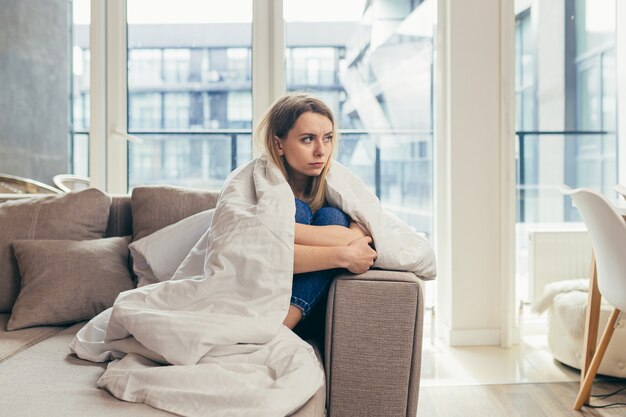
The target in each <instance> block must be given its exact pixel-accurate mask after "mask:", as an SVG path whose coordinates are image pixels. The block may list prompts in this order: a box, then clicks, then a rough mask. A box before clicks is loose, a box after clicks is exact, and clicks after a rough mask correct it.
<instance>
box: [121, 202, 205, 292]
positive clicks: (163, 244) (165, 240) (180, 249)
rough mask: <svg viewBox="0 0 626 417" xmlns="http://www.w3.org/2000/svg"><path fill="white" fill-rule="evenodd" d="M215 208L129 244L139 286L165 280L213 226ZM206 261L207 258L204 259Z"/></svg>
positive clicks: (170, 276)
mask: <svg viewBox="0 0 626 417" xmlns="http://www.w3.org/2000/svg"><path fill="white" fill-rule="evenodd" d="M214 212H215V209H209V210H206V211H201V212H200V213H196V214H194V215H193V216H189V217H187V218H185V219H182V220H180V221H178V222H176V223H174V224H170V225H169V226H166V227H164V228H163V229H160V230H157V231H156V232H154V233H151V234H149V235H148V236H146V237H143V238H141V239H139V240H136V241H134V242H133V243H131V244H130V245H129V247H128V248H129V249H130V254H131V256H132V258H133V269H134V271H135V274H136V275H137V277H138V282H137V286H138V287H142V286H144V285H148V284H153V283H155V282H161V281H166V280H168V279H170V278H172V276H173V275H174V272H176V269H177V268H178V267H179V265H180V264H181V263H182V262H183V260H185V257H186V256H187V255H188V254H189V252H191V250H192V248H193V247H194V245H195V244H196V243H197V242H198V240H200V238H201V237H202V236H203V235H204V233H205V232H206V231H207V230H208V229H209V227H210V226H211V220H213V213H214ZM202 261H204V256H203V257H202Z"/></svg>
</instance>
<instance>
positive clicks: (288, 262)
mask: <svg viewBox="0 0 626 417" xmlns="http://www.w3.org/2000/svg"><path fill="white" fill-rule="evenodd" d="M327 189H328V200H329V202H330V203H331V204H332V205H333V206H336V207H339V208H341V209H343V210H344V211H345V212H346V213H347V214H348V215H350V216H351V217H352V218H353V219H354V220H356V221H358V222H359V223H360V224H361V225H362V226H363V227H365V228H366V229H367V230H369V231H370V233H371V234H372V236H373V239H374V242H375V244H376V249H377V251H378V254H379V257H378V259H377V261H376V263H375V265H374V266H375V267H380V268H385V269H396V270H408V271H412V272H414V273H415V274H416V275H418V276H421V277H424V278H433V277H434V276H435V274H436V272H435V260H434V255H433V252H432V249H431V248H430V245H429V244H428V243H427V242H426V241H425V240H424V239H422V238H421V237H419V236H418V235H417V234H416V233H414V232H413V231H411V230H410V229H409V228H408V227H407V226H406V225H404V224H403V223H401V222H400V221H399V220H397V219H395V218H393V217H392V216H389V215H387V214H385V213H384V212H383V211H382V209H381V207H380V203H379V202H378V200H377V199H376V197H375V196H374V195H373V194H372V193H371V192H370V191H369V190H368V189H367V187H366V186H365V184H364V183H363V182H362V181H361V180H360V179H358V178H357V177H356V176H354V175H353V174H351V173H350V172H349V171H348V170H347V169H345V168H344V167H342V166H341V165H339V164H338V163H336V162H333V167H332V169H331V172H330V174H329V177H328V188H327ZM294 214H295V206H294V199H293V194H292V192H291V189H290V188H289V185H288V184H287V182H286V181H285V179H284V177H283V176H282V174H281V173H280V171H279V170H278V168H277V167H275V166H274V165H273V164H272V163H269V162H268V160H267V158H266V157H265V156H262V157H260V158H257V159H255V160H253V161H251V162H250V163H248V164H247V165H245V166H244V167H242V168H240V169H238V170H237V171H235V172H233V173H232V174H231V175H230V176H229V178H228V179H227V181H226V185H225V186H224V189H223V190H222V193H221V195H220V199H219V201H218V204H217V207H216V211H215V214H214V217H213V222H212V226H211V228H210V230H209V232H208V233H207V236H206V245H207V246H208V250H207V251H206V259H205V262H204V273H203V274H201V275H196V276H187V277H180V276H176V275H175V276H174V278H175V279H173V280H170V281H165V282H161V283H156V284H152V285H148V286H145V287H142V288H138V289H135V290H132V291H127V292H124V293H122V294H120V295H119V297H118V298H117V300H116V302H115V305H114V306H113V307H112V309H109V310H106V311H105V312H103V313H102V314H100V315H99V316H97V317H95V318H94V319H92V320H91V321H90V322H89V323H88V324H87V325H86V326H85V327H84V328H83V329H81V331H80V332H79V333H78V334H77V336H76V338H75V339H74V341H73V342H72V343H71V345H70V347H71V349H72V351H73V352H75V353H76V354H77V355H78V356H79V357H81V358H83V359H87V360H91V361H95V362H103V361H108V360H113V362H111V363H110V364H109V366H108V368H107V370H106V371H105V373H104V374H103V376H102V377H101V378H100V380H99V381H98V386H100V387H103V388H106V389H107V390H109V391H110V392H111V393H112V394H113V395H114V396H116V397H118V398H120V399H123V400H126V401H133V402H144V403H146V404H149V405H151V406H153V407H157V408H160V409H163V410H167V411H171V412H173V413H177V414H181V415H185V416H200V415H211V416H249V415H255V416H273V417H274V416H284V415H288V414H291V413H293V412H294V411H296V410H297V409H298V408H299V407H301V406H302V405H303V404H304V403H305V402H306V401H307V400H308V399H309V398H310V397H311V396H313V394H314V393H315V392H316V391H317V390H318V389H319V388H320V387H321V386H322V384H323V383H324V374H323V370H322V367H321V364H320V363H319V362H318V361H317V358H316V356H315V354H314V352H313V349H312V348H311V347H310V345H308V344H307V343H306V342H304V341H302V340H301V339H300V338H299V337H298V336H296V335H295V334H294V333H293V332H291V331H290V330H289V329H287V328H286V327H284V326H283V325H282V321H283V319H284V318H285V316H286V314H287V309H288V307H289V300H290V295H291V281H292V278H293V261H292V260H293V242H294ZM179 272H180V271H179ZM177 275H178V273H177ZM180 278H182V279H180ZM163 365H175V366H163Z"/></svg>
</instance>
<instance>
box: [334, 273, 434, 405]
mask: <svg viewBox="0 0 626 417" xmlns="http://www.w3.org/2000/svg"><path fill="white" fill-rule="evenodd" d="M423 318H424V301H423V289H422V284H421V282H420V280H419V279H418V278H417V277H416V276H415V275H414V274H411V273H408V272H398V271H386V270H370V271H367V272H366V273H364V274H361V275H352V274H341V275H339V276H338V277H337V278H336V279H335V280H334V282H333V284H332V285H331V287H330V290H329V293H328V307H327V312H326V349H325V356H326V360H325V366H326V382H327V388H326V389H327V396H326V398H327V404H328V413H329V416H341V417H349V416H359V417H365V416H389V417H392V416H411V417H413V416H415V415H416V414H417V400H418V393H419V382H420V365H421V357H422V331H423Z"/></svg>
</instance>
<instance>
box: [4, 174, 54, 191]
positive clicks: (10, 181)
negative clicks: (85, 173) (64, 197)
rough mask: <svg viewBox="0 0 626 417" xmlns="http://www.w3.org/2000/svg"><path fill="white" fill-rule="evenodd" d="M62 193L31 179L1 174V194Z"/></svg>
mask: <svg viewBox="0 0 626 417" xmlns="http://www.w3.org/2000/svg"><path fill="white" fill-rule="evenodd" d="M61 192H62V191H61V190H59V189H57V188H54V187H52V186H50V185H48V184H44V183H43V182H39V181H35V180H31V179H30V178H24V177H18V176H16V175H9V174H0V194H59V193H61Z"/></svg>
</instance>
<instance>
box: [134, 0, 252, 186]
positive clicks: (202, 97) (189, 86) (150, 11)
mask: <svg viewBox="0 0 626 417" xmlns="http://www.w3.org/2000/svg"><path fill="white" fill-rule="evenodd" d="M127 7H128V14H127V19H128V130H129V133H131V134H133V135H135V136H138V137H140V138H141V139H142V142H141V143H137V142H133V143H129V164H128V170H129V187H130V188H132V187H134V186H137V185H141V184H156V183H158V184H175V185H185V186H194V187H203V188H214V189H219V188H221V185H222V182H223V180H224V178H226V176H227V175H228V173H229V172H230V171H231V170H232V169H233V168H236V167H237V166H239V165H241V164H243V163H244V162H246V161H248V160H250V158H251V155H252V144H251V140H250V137H251V136H250V132H251V128H252V56H251V47H252V0H233V1H229V2H227V3H224V2H221V1H217V0H212V1H206V0H182V1H177V2H171V1H167V0H159V1H154V0H128V2H127Z"/></svg>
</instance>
